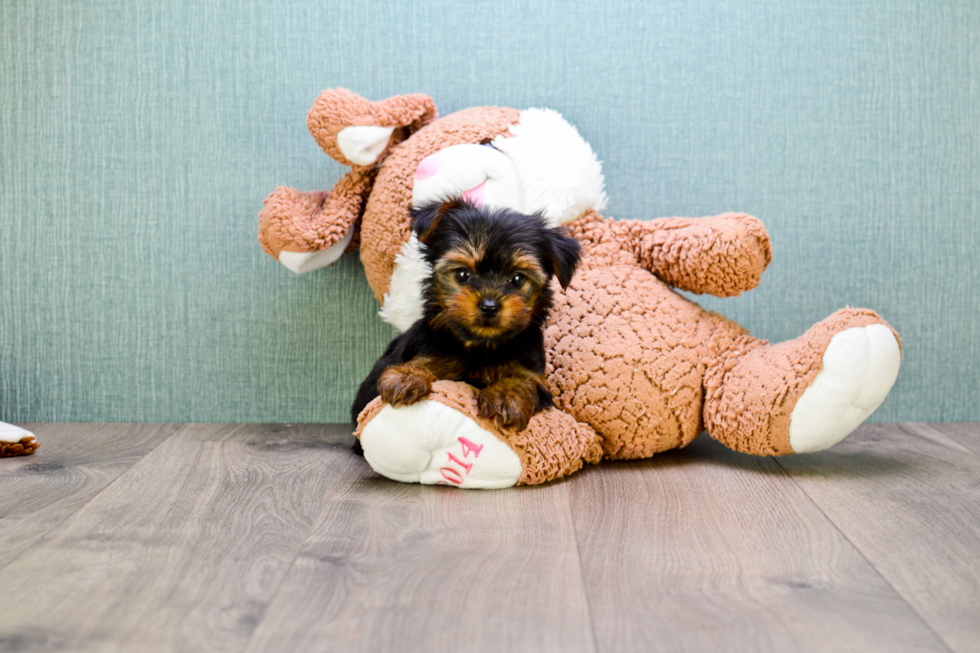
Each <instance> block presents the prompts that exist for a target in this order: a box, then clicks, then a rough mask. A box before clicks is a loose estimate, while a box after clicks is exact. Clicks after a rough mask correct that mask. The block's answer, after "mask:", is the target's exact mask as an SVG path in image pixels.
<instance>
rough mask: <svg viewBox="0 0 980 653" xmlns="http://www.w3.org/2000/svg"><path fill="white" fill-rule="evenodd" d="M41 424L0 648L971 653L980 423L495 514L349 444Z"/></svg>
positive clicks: (691, 466) (608, 478)
mask: <svg viewBox="0 0 980 653" xmlns="http://www.w3.org/2000/svg"><path fill="white" fill-rule="evenodd" d="M28 427H29V428H31V429H32V430H34V431H35V432H36V433H37V435H38V439H39V440H40V441H41V443H42V448H41V449H40V451H39V452H38V453H37V454H36V455H34V456H30V457H26V458H13V459H3V460H0V651H139V652H143V651H157V650H161V651H163V650H166V651H208V652H211V651H285V652H290V653H292V652H294V651H413V652H414V651H425V652H426V653H429V652H435V651H455V652H459V651H535V652H537V651H607V652H610V653H613V652H615V653H619V652H623V651H726V650H731V651H886V652H888V653H895V652H897V651H956V652H965V651H978V650H980V424H887V425H884V424H869V425H865V426H863V427H862V428H860V429H859V430H858V431H857V432H856V433H854V434H853V435H851V437H850V438H848V439H847V440H846V441H845V442H843V443H841V444H840V445H838V446H836V447H834V448H833V449H831V450H829V451H826V452H823V453H820V454H811V455H803V456H795V457H794V456H791V457H787V458H781V459H778V460H776V459H771V458H753V457H750V456H743V455H739V454H734V453H731V452H729V451H727V450H726V449H724V448H723V447H721V446H720V445H718V444H717V443H715V442H713V441H711V440H710V439H707V438H706V437H704V436H702V438H701V439H699V440H697V441H696V442H695V443H694V444H692V445H691V446H689V447H688V448H686V449H684V450H682V451H675V452H671V453H667V454H662V455H660V456H657V457H656V458H654V459H652V460H647V461H640V462H633V463H605V464H602V465H598V466H593V467H591V468H589V469H586V470H584V471H583V472H580V473H578V474H576V475H574V476H572V477H571V478H569V479H567V480H565V481H562V482H556V483H552V484H549V485H546V486H543V487H537V488H523V489H514V490H502V491H501V490H498V491H485V492H484V491H461V490H456V489H451V488H442V487H420V486H416V485H401V484H397V483H393V482H390V481H387V480H385V479H382V478H379V477H377V476H375V475H374V474H373V473H372V472H371V470H370V469H369V468H368V466H367V465H366V464H365V463H364V461H363V459H361V458H359V457H355V456H352V454H351V453H350V450H349V443H350V436H349V435H348V431H349V429H348V428H346V427H338V426H259V425H243V426H237V425H186V426H184V425H132V424H111V425H93V424H34V425H28Z"/></svg>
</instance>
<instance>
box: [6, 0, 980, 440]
mask: <svg viewBox="0 0 980 653" xmlns="http://www.w3.org/2000/svg"><path fill="white" fill-rule="evenodd" d="M721 4H722V3H717V4H716V3H704V4H700V3H694V2H689V1H687V0H671V1H664V2H650V1H649V0H630V1H624V2H609V3H595V2H591V1H590V0H574V1H568V0H551V1H547V0H546V1H543V2H527V1H526V0H496V1H494V2H472V1H471V2H461V3H454V2H446V1H445V0H416V1H412V2H408V1H399V0H395V1H386V2H369V1H365V0H335V1H334V2H327V3H316V2H309V1H308V0H287V1H278V2H277V1H271V2H270V1H266V0H251V1H248V0H219V1H216V2H200V1H197V0H194V1H191V0H173V1H170V2H158V1H154V2H146V1H143V0H106V1H102V2H80V1H79V2H56V1H52V2H44V3H41V2H24V1H18V0H11V1H10V2H4V3H2V4H0V419H3V420H7V421H27V420H32V421H33V420H82V421H84V420H147V421H150V420H152V421H158V420H159V421H184V420H194V421H297V422H299V421H339V420H343V419H345V418H346V411H347V406H348V404H349V402H350V399H351V398H352V396H353V393H354V389H355V387H356V384H357V382H358V381H359V380H360V378H361V377H362V376H363V374H365V373H366V371H367V369H368V367H369V366H370V364H371V363H372V361H373V360H374V358H375V357H376V356H377V355H378V354H379V353H380V352H381V350H382V348H383V346H384V344H385V343H386V341H387V339H388V338H389V337H390V336H391V335H392V331H391V330H390V329H389V328H388V327H387V326H386V325H384V324H383V323H382V322H381V321H380V319H379V318H378V317H377V315H376V308H377V307H376V304H375V302H374V299H373V297H372V296H371V294H370V292H369V289H368V286H367V284H366V282H365V280H364V278H363V271H362V269H361V266H360V262H359V261H358V260H357V258H356V257H347V258H346V259H345V260H343V261H342V262H340V263H339V264H338V265H336V266H335V267H333V268H330V269H327V270H322V271H319V272H316V273H313V274H310V275H307V276H302V277H298V276H294V275H292V274H291V273H289V272H288V271H286V270H285V269H284V268H282V267H281V266H279V265H278V264H276V263H275V262H274V261H272V259H270V258H268V257H267V256H265V255H264V254H263V253H262V252H261V250H260V248H259V246H258V244H257V242H256V239H255V232H256V214H257V213H258V210H259V208H260V207H261V200H262V198H263V197H265V195H266V194H268V193H269V192H270V191H271V190H272V189H273V188H274V187H275V186H277V185H280V184H285V185H294V186H297V187H299V188H301V189H314V188H329V187H330V186H331V185H332V184H333V182H334V181H335V179H336V178H337V177H338V176H339V175H340V173H341V168H340V166H338V165H336V164H334V163H333V162H332V161H330V160H329V159H328V158H327V157H326V155H324V154H322V153H321V152H320V151H319V150H318V148H317V146H316V144H315V143H314V142H313V140H312V138H310V136H309V135H308V134H307V132H306V126H305V115H306V111H307V109H308V107H309V105H310V103H311V102H312V101H313V99H314V98H315V97H316V96H317V94H318V92H319V91H320V90H322V89H324V88H327V87H331V86H346V87H348V88H351V89H353V90H356V91H357V92H359V93H361V94H362V95H365V96H367V97H370V98H372V99H378V98H382V97H386V96H388V95H392V94H396V93H404V92H415V91H420V92H425V93H428V94H430V95H432V96H433V97H434V98H435V100H436V102H437V104H438V105H439V107H440V110H441V112H442V113H444V114H445V113H449V112H451V111H454V110H457V109H461V108H464V107H469V106H474V105H483V104H503V105H508V106H514V107H518V108H524V107H528V106H548V107H551V108H554V109H557V110H558V111H560V112H562V113H563V114H564V115H565V116H566V117H567V118H568V119H569V120H570V121H571V122H572V123H574V124H575V125H577V126H578V127H579V129H580V130H581V132H582V134H583V135H584V136H585V138H586V139H587V140H589V141H590V142H591V143H592V145H593V147H594V149H595V150H596V152H597V153H598V154H599V156H600V158H601V159H602V160H603V161H604V165H605V173H606V179H607V187H608V192H609V197H610V207H609V213H610V214H611V215H614V216H617V217H624V218H649V217H654V216H662V215H704V214H712V213H718V212H722V211H726V210H738V211H746V212H749V213H752V214H754V215H756V216H758V217H760V218H761V219H762V220H763V221H764V222H765V224H766V225H767V227H768V228H769V231H770V234H771V236H772V240H773V244H774V248H775V258H774V260H773V263H772V265H771V266H770V268H769V270H768V271H767V272H766V274H765V275H764V276H763V283H762V286H761V287H760V288H758V289H757V290H755V291H753V292H751V293H749V294H747V295H744V296H742V297H740V298H735V299H729V300H713V299H709V300H707V301H705V302H704V303H705V304H706V305H708V306H709V307H711V308H713V309H717V310H721V311H723V312H725V313H726V314H728V315H729V316H731V317H733V318H735V319H737V320H738V321H740V322H742V323H743V324H744V325H746V326H747V327H749V328H751V329H752V330H753V331H754V332H756V333H757V334H759V335H761V336H764V337H768V338H770V339H785V338H790V337H794V336H796V335H798V334H799V333H801V332H802V331H803V330H805V329H806V328H807V327H808V326H809V325H810V324H812V323H813V322H815V321H817V320H819V319H820V318H822V317H824V316H825V315H827V314H829V313H830V312H832V311H833V310H835V309H837V308H839V307H842V306H845V305H852V306H868V307H872V308H875V309H876V310H878V311H879V312H880V313H881V314H882V315H883V316H884V317H885V318H886V319H888V320H889V321H890V322H891V323H892V324H893V325H894V326H895V327H896V328H897V329H898V330H899V331H900V332H901V334H902V336H903V340H904V345H905V361H904V365H903V370H902V373H901V375H900V377H899V380H898V383H897V385H896V387H895V389H894V390H893V392H892V394H891V396H890V397H889V399H888V400H887V401H886V403H885V405H884V406H883V407H882V408H881V409H880V410H879V412H878V413H877V414H876V416H875V419H878V420H889V421H890V420H980V402H978V401H977V397H978V396H980V385H978V384H980V381H978V363H980V324H978V322H980V320H978V317H980V315H978V313H980V48H978V47H977V43H978V42H980V4H978V3H977V2H974V1H972V0H963V1H961V2H942V1H940V0H915V1H913V0H909V1H907V2H892V1H885V0H882V1H879V2H868V3H858V2H852V1H851V0H837V1H828V0H824V1H815V0H800V1H786V0H779V1H762V2H760V1H758V0H738V1H733V2H729V3H724V5H723V6H719V5H721Z"/></svg>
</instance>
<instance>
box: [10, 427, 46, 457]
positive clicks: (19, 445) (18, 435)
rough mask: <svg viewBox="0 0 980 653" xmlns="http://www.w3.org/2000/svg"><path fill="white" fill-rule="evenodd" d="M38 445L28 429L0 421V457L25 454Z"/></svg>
mask: <svg viewBox="0 0 980 653" xmlns="http://www.w3.org/2000/svg"><path fill="white" fill-rule="evenodd" d="M40 446H41V445H39V444H38V442H37V438H35V437H34V434H33V433H31V432H30V431H25V430H24V429H22V428H20V427H19V426H14V425H13V424H7V423H6V422H0V458H7V457H9V456H26V455H28V454H32V453H34V452H35V451H37V448H38V447H40Z"/></svg>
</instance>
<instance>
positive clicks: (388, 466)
mask: <svg viewBox="0 0 980 653" xmlns="http://www.w3.org/2000/svg"><path fill="white" fill-rule="evenodd" d="M361 447H362V448H363V449H364V458H365V460H367V463H368V464H369V465H370V466H371V468H372V469H373V470H374V471H376V472H378V473H379V474H381V475H382V476H385V477H387V478H390V479H392V480H393V481H401V482H402V483H421V484H422V485H437V484H438V485H453V486H455V487H462V488H481V489H496V488H505V487H513V486H514V485H516V484H517V481H518V479H519V478H520V476H521V472H522V471H523V470H522V467H521V461H520V458H518V457H517V454H516V453H514V451H513V450H511V448H510V447H508V446H507V445H506V444H504V443H503V442H501V441H500V440H498V439H497V438H496V437H495V436H494V435H493V434H491V433H490V432H488V431H486V430H485V429H483V428H481V427H480V426H479V425H478V424H477V423H476V422H475V421H473V419H471V418H470V417H467V416H466V415H464V414H463V413H461V412H459V411H457V410H454V409H452V408H450V407H449V406H446V405H445V404H442V403H439V402H438V401H433V400H423V401H420V402H419V403H417V404H413V405H411V406H403V407H401V408H395V407H394V406H389V405H386V406H384V407H383V408H382V409H381V411H380V412H378V414H377V415H375V417H374V418H373V419H372V420H371V421H370V422H369V423H368V424H367V425H366V426H365V427H364V429H363V431H362V432H361Z"/></svg>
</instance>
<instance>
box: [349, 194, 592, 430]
mask: <svg viewBox="0 0 980 653" xmlns="http://www.w3.org/2000/svg"><path fill="white" fill-rule="evenodd" d="M412 229H413V230H414V231H415V234H416V236H417V237H418V239H419V241H420V242H421V243H422V244H423V245H424V247H423V252H424V256H425V259H426V261H428V262H429V264H430V265H431V266H432V275H431V276H430V277H429V278H428V279H426V281H425V284H424V294H423V297H424V299H425V310H424V314H423V317H422V318H421V319H420V320H419V321H417V322H416V323H415V324H413V325H412V327H411V328H410V329H409V330H408V331H406V332H405V333H403V334H402V335H400V336H398V337H396V338H395V339H394V340H392V341H391V344H389V345H388V349H386V350H385V353H384V354H383V355H382V356H381V359H380V360H379V361H378V362H377V363H376V364H375V366H374V369H372V370H371V374H370V375H368V377H367V378H366V379H365V380H364V382H363V383H362V384H361V387H360V390H359V391H358V393H357V398H356V399H355V400H354V405H353V406H352V407H351V417H352V418H353V420H354V421H355V422H356V421H357V416H358V415H359V414H360V412H361V410H363V409H364V407H365V406H366V405H367V404H368V402H370V401H371V400H372V399H374V398H375V397H377V396H378V395H379V394H380V395H381V397H382V398H383V399H384V400H385V401H386V402H387V403H389V404H391V405H392V406H408V405H411V404H414V403H417V402H419V401H421V400H422V399H424V398H425V396H426V395H428V394H429V392H430V390H431V388H432V383H433V382H434V381H436V380H439V379H444V380H450V381H465V382H466V383H469V384H470V385H473V386H475V387H476V388H478V389H479V395H478V407H479V414H480V417H483V418H487V419H493V420H495V421H496V422H497V423H498V424H499V425H500V426H501V427H503V428H510V429H515V430H518V431H520V430H523V429H524V428H525V427H527V423H528V421H529V420H530V419H531V417H532V416H533V415H534V414H535V413H536V412H537V411H539V410H543V409H544V408H547V407H549V406H551V405H552V398H551V392H549V390H548V387H547V385H546V384H545V380H544V370H545V353H544V335H543V333H542V331H543V327H544V322H545V319H546V318H547V316H548V310H549V308H550V307H551V289H550V288H549V282H550V281H551V278H552V277H553V276H554V277H557V279H558V282H559V283H560V284H561V286H562V288H567V287H568V284H569V282H570V281H571V278H572V274H573V273H574V272H575V268H576V266H577V265H578V262H579V257H580V255H581V246H580V245H579V244H578V242H577V241H576V240H575V239H573V238H571V237H569V236H567V235H565V232H564V230H562V229H561V228H549V227H548V226H547V224H546V223H545V220H544V218H543V217H541V216H540V215H537V214H535V215H523V214H521V213H516V212H514V211H508V210H503V209H500V210H495V209H484V208H477V207H475V206H473V205H471V204H469V203H467V202H465V201H463V200H459V199H455V200H449V201H446V202H442V203H439V202H435V203H431V204H428V205H425V206H422V207H419V208H418V209H415V210H413V211H412Z"/></svg>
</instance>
